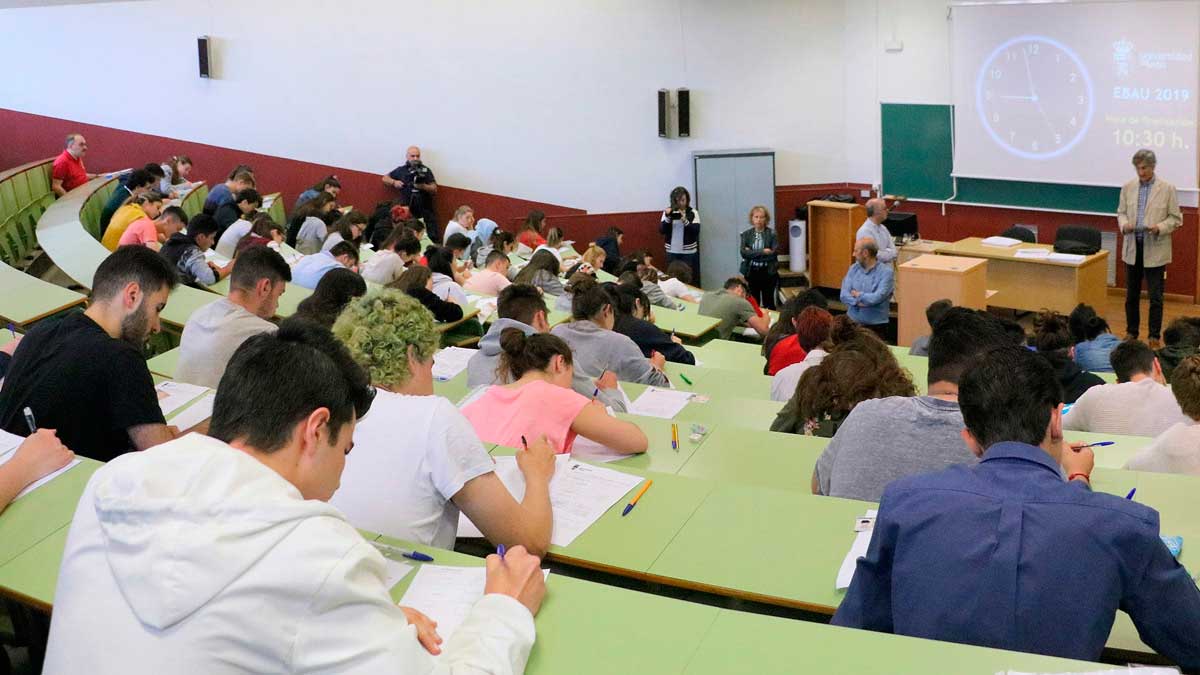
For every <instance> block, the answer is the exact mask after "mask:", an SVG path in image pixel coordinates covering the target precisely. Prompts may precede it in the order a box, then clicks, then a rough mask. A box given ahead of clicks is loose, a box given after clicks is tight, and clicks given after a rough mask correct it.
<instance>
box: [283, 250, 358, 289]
mask: <svg viewBox="0 0 1200 675" xmlns="http://www.w3.org/2000/svg"><path fill="white" fill-rule="evenodd" d="M343 267H344V268H346V269H349V270H351V271H353V272H358V249H357V248H355V246H354V244H351V243H350V242H348V241H341V242H338V243H337V244H334V246H333V248H331V249H329V250H328V251H321V252H319V253H314V254H312V255H306V256H304V257H303V258H301V259H300V262H298V263H296V266H295V267H293V268H292V283H294V284H296V285H297V286H303V287H304V288H316V287H317V284H318V283H319V282H320V281H321V277H323V276H325V273H326V272H328V271H329V270H336V269H339V268H343Z"/></svg>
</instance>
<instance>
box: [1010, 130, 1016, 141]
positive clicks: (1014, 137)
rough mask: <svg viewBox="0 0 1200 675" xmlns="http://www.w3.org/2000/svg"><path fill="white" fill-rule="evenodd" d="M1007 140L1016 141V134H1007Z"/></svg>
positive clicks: (1012, 132) (1011, 132) (1013, 132)
mask: <svg viewBox="0 0 1200 675" xmlns="http://www.w3.org/2000/svg"><path fill="white" fill-rule="evenodd" d="M1008 140H1010V141H1015V140H1017V132H1015V131H1010V132H1008Z"/></svg>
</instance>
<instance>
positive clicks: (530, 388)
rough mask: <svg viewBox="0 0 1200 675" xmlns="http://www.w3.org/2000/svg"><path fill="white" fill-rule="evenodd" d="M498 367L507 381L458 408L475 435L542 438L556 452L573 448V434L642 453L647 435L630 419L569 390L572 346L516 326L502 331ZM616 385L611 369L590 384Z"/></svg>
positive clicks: (504, 439) (497, 439)
mask: <svg viewBox="0 0 1200 675" xmlns="http://www.w3.org/2000/svg"><path fill="white" fill-rule="evenodd" d="M500 347H501V349H502V350H503V353H502V354H501V355H500V367H501V369H503V370H504V371H505V374H506V375H507V376H508V379H509V380H510V382H509V383H507V384H497V385H491V386H489V387H486V388H483V389H480V390H477V391H475V392H473V393H472V394H471V395H470V396H469V397H468V399H467V401H466V402H465V404H464V405H463V408H462V412H463V415H464V416H466V418H467V419H468V420H470V422H471V426H473V427H475V432H476V433H478V434H479V438H480V439H482V440H483V441H485V442H488V443H499V444H500V445H506V446H509V447H518V448H519V447H521V443H522V440H521V439H522V437H524V438H526V439H528V438H530V437H536V438H543V437H544V438H546V439H548V440H549V442H550V445H551V447H553V448H554V450H555V452H559V453H567V452H571V448H572V446H573V445H574V443H575V437H576V436H583V437H584V438H586V439H588V440H591V441H594V442H596V443H599V444H600V445H604V446H606V447H608V448H611V449H612V450H614V451H616V452H618V453H620V454H624V455H633V454H638V453H642V452H645V451H646V447H647V445H648V444H649V441H647V440H646V434H645V433H643V432H642V430H641V429H639V428H638V426H637V425H636V424H634V423H632V422H626V421H625V420H619V419H617V418H615V417H612V416H610V415H609V414H608V411H606V410H605V409H604V405H603V404H602V403H600V402H598V401H596V400H594V399H592V398H589V397H588V396H584V395H582V394H579V393H578V392H575V391H572V390H571V387H572V384H573V382H574V380H575V374H574V371H573V368H572V350H571V348H570V347H568V346H567V343H566V342H563V341H562V340H561V339H560V338H558V337H555V336H554V335H547V334H545V333H534V334H533V335H526V334H525V333H524V331H522V330H520V329H519V328H509V329H506V330H505V331H504V332H503V333H501V334H500ZM592 384H593V385H594V387H595V388H596V389H609V390H611V389H615V388H616V387H617V378H616V377H615V376H614V373H613V372H612V371H609V372H608V374H607V375H605V376H603V377H601V378H599V379H597V380H595V382H594V383H592Z"/></svg>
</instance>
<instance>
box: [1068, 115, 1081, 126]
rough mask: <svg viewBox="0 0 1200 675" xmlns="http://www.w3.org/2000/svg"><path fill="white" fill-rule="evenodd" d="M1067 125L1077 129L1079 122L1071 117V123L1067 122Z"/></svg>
mask: <svg viewBox="0 0 1200 675" xmlns="http://www.w3.org/2000/svg"><path fill="white" fill-rule="evenodd" d="M1069 124H1070V125H1071V126H1073V127H1077V126H1079V120H1078V119H1076V118H1074V117H1072V118H1071V121H1070V122H1069Z"/></svg>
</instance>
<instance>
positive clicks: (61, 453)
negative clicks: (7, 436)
mask: <svg viewBox="0 0 1200 675" xmlns="http://www.w3.org/2000/svg"><path fill="white" fill-rule="evenodd" d="M72 459H75V453H73V452H71V450H70V449H68V448H67V446H65V445H63V444H62V441H60V440H58V435H57V434H55V433H54V430H53V429H38V430H37V431H35V432H33V433H32V434H30V436H29V437H28V438H26V439H25V440H24V442H22V443H21V445H20V446H19V447H17V452H16V454H15V455H14V456H13V458H12V463H13V465H14V468H15V469H16V470H17V471H21V472H24V477H25V480H26V484H28V483H32V482H33V481H35V480H37V479H39V478H41V477H42V476H45V475H46V474H49V473H51V472H53V471H57V470H59V469H61V468H63V467H64V466H66V465H67V463H68V462H70V461H71V460H72Z"/></svg>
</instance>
